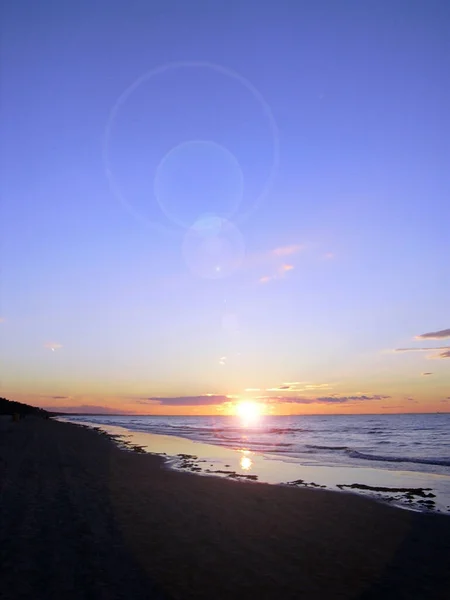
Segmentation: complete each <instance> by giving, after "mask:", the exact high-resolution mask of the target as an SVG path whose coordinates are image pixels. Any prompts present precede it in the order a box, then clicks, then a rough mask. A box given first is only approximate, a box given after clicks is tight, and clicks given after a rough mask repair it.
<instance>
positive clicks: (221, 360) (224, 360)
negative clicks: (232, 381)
mask: <svg viewBox="0 0 450 600" xmlns="http://www.w3.org/2000/svg"><path fill="white" fill-rule="evenodd" d="M226 364H227V357H226V356H221V357H220V358H219V365H221V366H222V367H223V366H225V365H226Z"/></svg>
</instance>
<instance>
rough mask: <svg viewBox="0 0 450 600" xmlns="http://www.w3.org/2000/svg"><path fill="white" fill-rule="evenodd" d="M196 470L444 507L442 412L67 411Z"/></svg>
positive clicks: (449, 468) (446, 420) (446, 457)
mask: <svg viewBox="0 0 450 600" xmlns="http://www.w3.org/2000/svg"><path fill="white" fill-rule="evenodd" d="M63 420H68V421H71V422H74V423H78V424H84V425H87V426H91V427H97V428H100V429H102V430H104V431H106V432H107V433H109V434H111V435H114V436H116V437H115V439H116V441H118V442H119V443H121V444H122V445H123V446H124V447H128V448H132V447H134V449H135V450H136V448H137V447H139V448H140V449H142V450H143V451H146V452H151V453H155V454H161V455H162V456H164V458H165V460H166V462H167V465H168V466H169V467H170V468H174V469H187V470H191V471H193V472H194V473H197V474H199V475H215V476H221V477H230V478H233V479H239V480H241V481H244V480H246V481H262V482H267V483H274V484H284V485H295V486H300V487H314V488H315V487H322V488H328V489H334V490H339V491H341V492H347V493H359V494H364V495H369V496H372V497H374V498H375V499H378V500H382V501H384V502H390V503H392V504H395V505H398V506H401V507H402V508H409V509H410V510H421V511H439V512H445V513H449V514H450V413H445V414H401V415H326V416H324V415H307V416H303V415H296V416H260V417H259V418H257V419H255V420H250V421H245V420H243V419H241V418H239V417H237V416H167V417H164V416H111V415H95V416H94V415H77V416H75V415H74V416H70V417H69V416H66V417H64V418H63Z"/></svg>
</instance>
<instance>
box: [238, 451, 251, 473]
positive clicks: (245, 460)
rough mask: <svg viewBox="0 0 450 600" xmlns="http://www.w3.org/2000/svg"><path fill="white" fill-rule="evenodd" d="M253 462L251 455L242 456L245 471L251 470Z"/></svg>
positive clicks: (242, 465)
mask: <svg viewBox="0 0 450 600" xmlns="http://www.w3.org/2000/svg"><path fill="white" fill-rule="evenodd" d="M252 464H253V461H252V459H251V458H250V456H246V455H245V454H244V455H243V456H241V469H243V470H244V471H250V469H251V467H252Z"/></svg>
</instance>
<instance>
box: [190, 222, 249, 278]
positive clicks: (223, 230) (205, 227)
mask: <svg viewBox="0 0 450 600" xmlns="http://www.w3.org/2000/svg"><path fill="white" fill-rule="evenodd" d="M182 250H183V257H184V260H185V262H186V264H187V266H188V268H189V269H190V271H191V272H192V273H193V274H194V275H197V276H198V277H202V278H206V279H223V278H224V277H229V276H230V275H231V274H232V273H234V271H236V269H238V268H239V267H240V265H241V264H242V261H243V259H244V256H245V244H244V238H243V236H242V234H241V232H240V231H239V229H238V228H237V227H236V225H234V224H233V223H231V221H228V220H227V219H224V218H221V217H218V216H215V215H205V216H203V217H201V218H200V219H198V220H197V221H196V222H195V223H194V225H193V226H192V227H191V228H190V229H189V230H188V231H187V232H186V234H185V236H184V240H183V248H182Z"/></svg>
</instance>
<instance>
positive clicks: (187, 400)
mask: <svg viewBox="0 0 450 600" xmlns="http://www.w3.org/2000/svg"><path fill="white" fill-rule="evenodd" d="M137 402H138V404H159V405H160V406H208V405H217V404H225V403H226V402H230V397H229V396H222V395H213V394H207V395H203V396H177V397H172V398H153V397H150V398H140V399H139V400H138V401H137Z"/></svg>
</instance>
